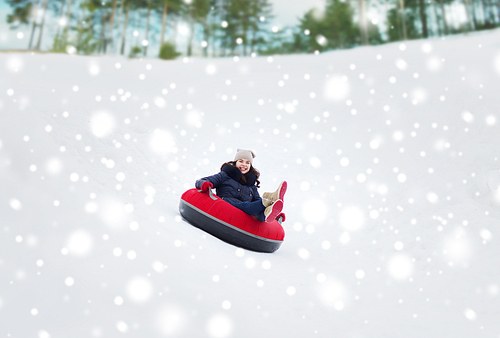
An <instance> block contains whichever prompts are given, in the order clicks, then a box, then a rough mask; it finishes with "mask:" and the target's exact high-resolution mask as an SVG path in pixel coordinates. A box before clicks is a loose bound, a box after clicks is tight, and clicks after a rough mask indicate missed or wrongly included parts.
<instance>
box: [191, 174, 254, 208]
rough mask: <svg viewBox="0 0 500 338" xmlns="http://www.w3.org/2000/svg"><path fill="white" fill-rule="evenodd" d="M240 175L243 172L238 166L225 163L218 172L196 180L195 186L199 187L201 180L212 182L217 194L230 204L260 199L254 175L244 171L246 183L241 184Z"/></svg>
mask: <svg viewBox="0 0 500 338" xmlns="http://www.w3.org/2000/svg"><path fill="white" fill-rule="evenodd" d="M241 176H243V174H242V173H241V172H240V170H239V169H238V168H236V167H233V166H231V165H226V166H224V167H223V168H222V171H221V172H220V173H218V174H215V175H212V176H207V177H203V178H201V179H199V180H197V181H196V183H195V186H196V188H197V189H201V185H202V184H203V182H207V181H208V182H210V183H212V184H213V186H214V188H215V189H216V194H217V196H219V197H220V198H222V199H223V200H224V201H226V202H228V203H230V204H238V203H241V202H253V201H256V200H260V199H261V197H260V195H259V192H258V191H257V186H256V185H255V183H256V177H255V175H253V174H251V173H246V174H245V178H246V179H247V183H246V184H241V183H240V182H239V180H240V179H241Z"/></svg>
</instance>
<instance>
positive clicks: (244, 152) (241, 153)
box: [234, 149, 255, 164]
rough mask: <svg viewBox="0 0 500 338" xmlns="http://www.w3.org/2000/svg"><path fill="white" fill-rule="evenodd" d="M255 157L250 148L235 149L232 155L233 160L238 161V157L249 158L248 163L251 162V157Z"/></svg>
mask: <svg viewBox="0 0 500 338" xmlns="http://www.w3.org/2000/svg"><path fill="white" fill-rule="evenodd" d="M254 158H255V154H254V152H253V151H251V150H245V149H238V150H237V151H236V155H235V156H234V160H235V161H238V160H239V159H245V160H249V161H250V163H252V164H253V159H254Z"/></svg>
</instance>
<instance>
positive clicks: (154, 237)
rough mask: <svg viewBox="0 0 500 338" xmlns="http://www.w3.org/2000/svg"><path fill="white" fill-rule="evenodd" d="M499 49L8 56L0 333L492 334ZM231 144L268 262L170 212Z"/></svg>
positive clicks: (464, 41) (476, 43) (499, 196)
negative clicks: (280, 209)
mask: <svg viewBox="0 0 500 338" xmlns="http://www.w3.org/2000/svg"><path fill="white" fill-rule="evenodd" d="M498 41H500V31H498V30H497V31H493V32H484V33H480V34H474V35H470V36H467V37H452V38H449V39H447V40H446V41H442V40H426V41H411V42H406V43H404V44H403V43H395V44H389V45H385V46H380V47H367V48H358V49H355V50H349V51H339V52H334V53H325V54H322V55H316V56H315V55H302V56H276V57H273V58H266V57H259V58H248V59H247V58H241V59H184V60H183V59H180V60H176V61H173V62H165V61H160V60H156V59H151V60H128V59H124V58H116V57H100V58H99V57H80V56H69V55H53V54H44V55H33V54H0V78H1V79H2V80H1V81H0V116H1V122H2V123H1V124H0V186H1V189H0V222H1V236H0V321H1V325H0V337H13V338H14V337H19V338H26V337H38V338H49V337H50V338H57V337H61V338H62V337H72V338H78V337H122V336H123V337H141V338H143V337H163V336H173V337H342V338H343V337H346V338H362V337H500V323H499V321H498V318H499V315H500V306H499V304H500V302H499V300H500V295H499V294H500V259H499V257H500V231H499V225H500V221H499V219H500V210H499V205H500V193H499V191H498V190H497V188H498V186H499V185H500V161H499V159H498V158H499V154H498V149H499V148H498V144H499V143H500V132H499V124H500V121H499V120H498V119H499V118H500V116H499V109H500V103H499V102H500V101H499V99H498V92H499V90H500V86H499V83H500V44H499V42H498ZM238 147H239V148H247V149H252V150H254V151H255V152H256V154H257V158H256V159H255V162H254V164H255V166H256V167H257V168H258V169H259V170H260V171H261V173H262V176H261V182H262V187H261V190H260V191H261V193H262V192H264V191H270V190H274V189H275V187H276V185H277V183H278V182H279V181H281V180H284V179H286V180H287V181H288V184H289V190H288V192H287V195H286V198H285V212H286V214H287V221H286V222H285V223H284V227H285V231H286V237H285V241H284V243H283V245H282V247H281V248H280V249H279V250H278V251H277V252H276V253H273V254H259V253H254V252H250V251H245V250H242V249H238V248H236V247H233V246H231V245H228V244H226V243H224V242H221V241H220V240H218V239H216V238H214V237H212V236H210V235H208V234H205V233H203V232H202V231H200V230H199V229H197V228H194V227H192V226H191V225H189V224H188V223H186V222H184V221H183V220H182V219H181V217H180V216H179V213H178V203H179V198H180V195H181V194H182V192H183V191H185V190H186V189H188V188H191V187H193V185H194V181H195V180H196V179H197V178H199V177H201V176H206V175H211V174H215V173H217V172H218V170H219V168H220V165H221V164H222V163H223V162H225V161H227V160H231V159H232V158H233V156H234V153H235V150H236V148H238Z"/></svg>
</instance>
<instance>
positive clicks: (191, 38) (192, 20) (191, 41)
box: [187, 18, 194, 56]
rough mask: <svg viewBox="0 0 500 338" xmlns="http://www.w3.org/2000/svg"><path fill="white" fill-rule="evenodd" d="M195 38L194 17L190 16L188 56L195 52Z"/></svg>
mask: <svg viewBox="0 0 500 338" xmlns="http://www.w3.org/2000/svg"><path fill="white" fill-rule="evenodd" d="M193 40H194V19H193V18H190V20H189V38H188V48H187V56H191V55H192V54H193Z"/></svg>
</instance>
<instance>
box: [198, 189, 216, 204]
mask: <svg viewBox="0 0 500 338" xmlns="http://www.w3.org/2000/svg"><path fill="white" fill-rule="evenodd" d="M198 192H201V193H202V192H203V191H201V190H198ZM208 195H209V196H210V198H211V199H213V200H214V201H215V200H217V197H215V196H214V193H213V192H212V189H208Z"/></svg>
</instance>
